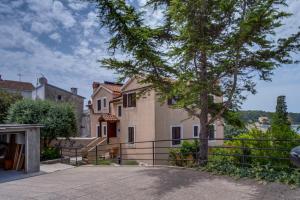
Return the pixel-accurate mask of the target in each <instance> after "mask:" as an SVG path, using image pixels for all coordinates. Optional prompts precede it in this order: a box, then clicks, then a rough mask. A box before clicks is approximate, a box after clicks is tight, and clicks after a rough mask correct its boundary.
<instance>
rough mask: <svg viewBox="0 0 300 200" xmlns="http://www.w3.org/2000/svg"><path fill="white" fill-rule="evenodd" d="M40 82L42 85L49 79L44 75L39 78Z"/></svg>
mask: <svg viewBox="0 0 300 200" xmlns="http://www.w3.org/2000/svg"><path fill="white" fill-rule="evenodd" d="M39 83H40V84H41V85H45V84H47V83H48V80H47V79H46V77H44V76H43V77H41V78H39Z"/></svg>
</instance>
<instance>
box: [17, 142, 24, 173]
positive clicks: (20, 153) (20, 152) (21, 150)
mask: <svg viewBox="0 0 300 200" xmlns="http://www.w3.org/2000/svg"><path fill="white" fill-rule="evenodd" d="M23 147H24V145H23V144H21V147H20V151H19V155H18V161H17V165H16V170H18V169H19V165H20V159H21V156H22V153H23Z"/></svg>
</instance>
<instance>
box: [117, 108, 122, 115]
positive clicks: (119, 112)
mask: <svg viewBox="0 0 300 200" xmlns="http://www.w3.org/2000/svg"><path fill="white" fill-rule="evenodd" d="M121 116H122V106H118V117H121Z"/></svg>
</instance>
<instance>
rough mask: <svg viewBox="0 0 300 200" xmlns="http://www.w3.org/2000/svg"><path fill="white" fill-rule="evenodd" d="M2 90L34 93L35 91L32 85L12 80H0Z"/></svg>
mask: <svg viewBox="0 0 300 200" xmlns="http://www.w3.org/2000/svg"><path fill="white" fill-rule="evenodd" d="M0 88H2V89H11V90H18V91H22V90H29V91H32V90H33V89H34V87H33V85H32V84H31V83H28V82H21V81H10V80H0Z"/></svg>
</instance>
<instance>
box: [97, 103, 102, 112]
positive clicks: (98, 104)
mask: <svg viewBox="0 0 300 200" xmlns="http://www.w3.org/2000/svg"><path fill="white" fill-rule="evenodd" d="M97 110H98V111H99V110H101V100H98V101H97Z"/></svg>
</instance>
